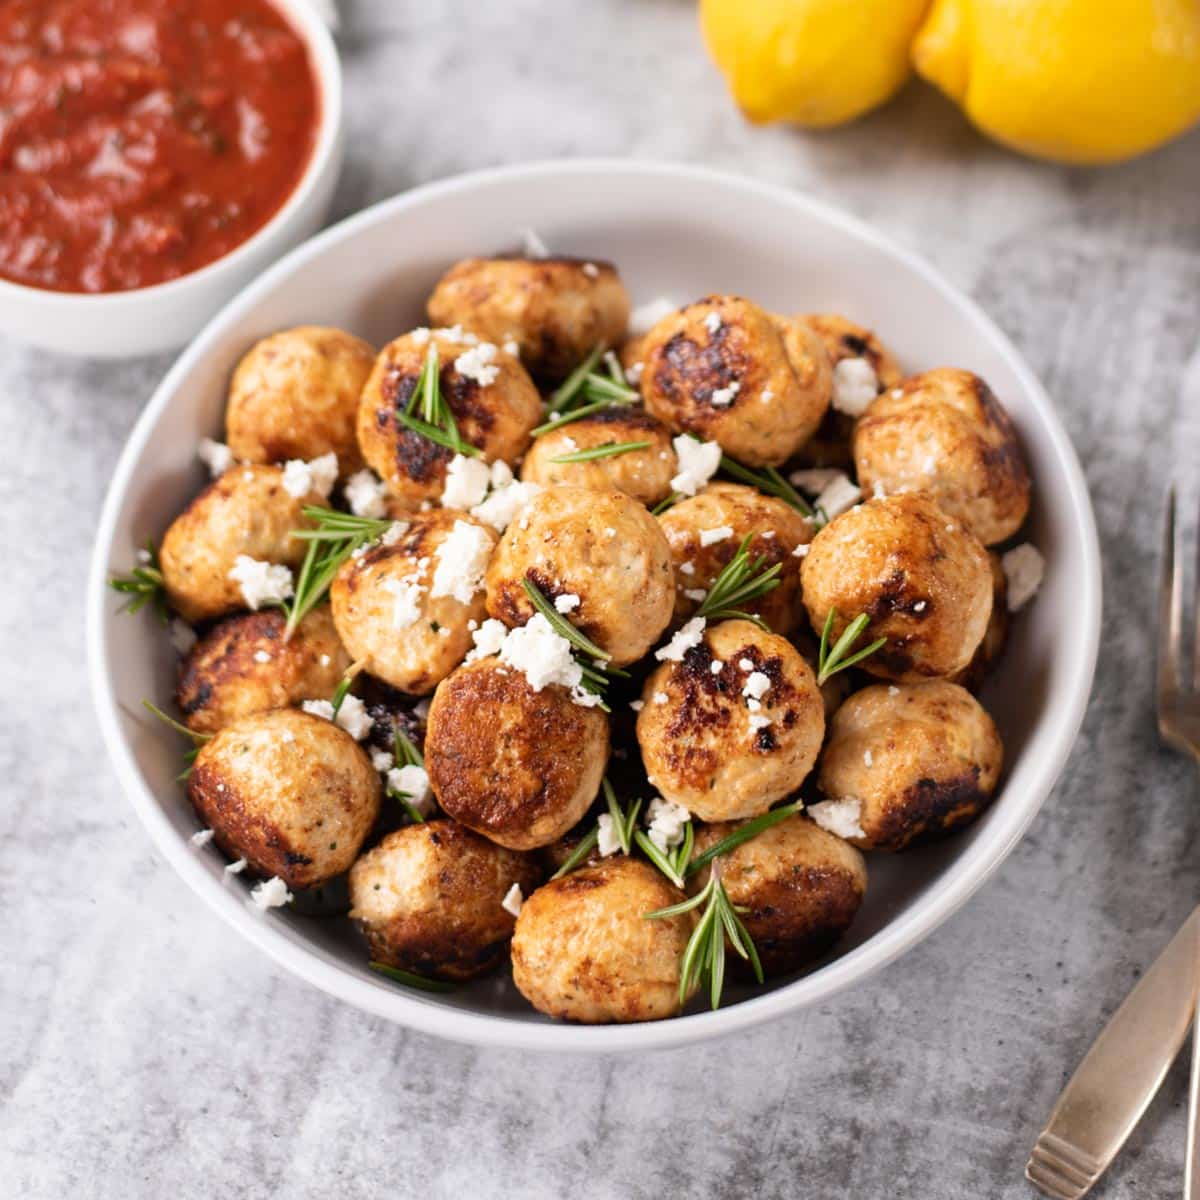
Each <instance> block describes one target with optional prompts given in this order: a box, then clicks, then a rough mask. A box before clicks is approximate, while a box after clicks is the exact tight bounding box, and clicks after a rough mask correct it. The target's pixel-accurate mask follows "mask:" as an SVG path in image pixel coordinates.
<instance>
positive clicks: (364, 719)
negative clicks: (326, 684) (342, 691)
mask: <svg viewBox="0 0 1200 1200" xmlns="http://www.w3.org/2000/svg"><path fill="white" fill-rule="evenodd" d="M337 723H338V724H339V725H340V726H341V727H342V728H343V729H344V730H345V731H346V732H347V733H348V734H349V735H350V736H351V737H352V738H353V739H354V740H355V741H356V742H361V741H362V740H363V738H365V737H366V736H367V734H368V733H370V732H371V727H372V726H373V725H374V724H375V722H374V721H373V720H372V719H371V716H370V714H369V713H368V712H367V706H366V705H365V704H364V703H363V702H362V701H361V700H360V699H359V698H358V697H357V696H349V695H347V696H343V697H342V703H341V706H340V707H339V708H338V711H337Z"/></svg>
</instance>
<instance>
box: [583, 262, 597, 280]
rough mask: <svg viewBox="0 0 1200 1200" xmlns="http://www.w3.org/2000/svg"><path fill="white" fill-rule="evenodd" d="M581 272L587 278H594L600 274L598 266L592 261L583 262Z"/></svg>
mask: <svg viewBox="0 0 1200 1200" xmlns="http://www.w3.org/2000/svg"><path fill="white" fill-rule="evenodd" d="M583 273H584V274H585V275H586V276H587V277H588V278H589V279H595V278H596V277H597V276H598V275H599V274H600V268H599V267H598V266H596V264H595V263H594V262H585V263H584V264H583Z"/></svg>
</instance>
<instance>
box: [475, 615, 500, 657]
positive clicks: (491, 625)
mask: <svg viewBox="0 0 1200 1200" xmlns="http://www.w3.org/2000/svg"><path fill="white" fill-rule="evenodd" d="M507 636H508V626H507V625H505V624H504V622H503V621H497V620H496V618H495V617H488V619H487V620H486V621H484V623H483V624H482V625H480V626H479V628H478V629H476V630H474V631H473V632H472V634H471V640H472V641H473V642H474V643H475V649H474V650H472V651H470V652H469V653H468V654H467V658H466V661H467V662H474V661H475V660H476V659H477V658H490V657H491V656H492V655H493V654H499V653H500V647H501V646H503V645H504V639H505V638H506V637H507Z"/></svg>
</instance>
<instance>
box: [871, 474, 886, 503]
mask: <svg viewBox="0 0 1200 1200" xmlns="http://www.w3.org/2000/svg"><path fill="white" fill-rule="evenodd" d="M871 496H872V497H873V498H874V499H875V500H886V499H887V488H885V487H884V486H883V484H882V483H880V482H879V480H878V479H877V480H875V486H874V487H873V488H872V489H871Z"/></svg>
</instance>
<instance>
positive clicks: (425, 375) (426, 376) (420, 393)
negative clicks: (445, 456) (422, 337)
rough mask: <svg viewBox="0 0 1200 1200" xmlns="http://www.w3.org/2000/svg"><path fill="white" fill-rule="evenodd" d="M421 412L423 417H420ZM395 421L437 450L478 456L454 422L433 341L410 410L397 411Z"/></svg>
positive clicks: (475, 448) (414, 390)
mask: <svg viewBox="0 0 1200 1200" xmlns="http://www.w3.org/2000/svg"><path fill="white" fill-rule="evenodd" d="M418 411H419V412H420V416H418V415H417V412H418ZM396 420H397V421H398V422H399V423H400V424H401V425H403V426H404V428H405V429H408V430H411V432H413V433H415V434H417V435H418V436H420V437H423V438H425V439H426V440H427V441H430V442H433V443H435V444H436V445H438V446H444V447H445V448H446V449H447V450H452V451H453V452H454V453H455V454H467V455H470V456H472V457H474V456H475V455H478V454H479V450H478V448H477V447H475V446H472V445H471V444H470V442H467V441H465V440H464V439H463V436H462V434H461V433H460V432H459V429H458V422H457V421H456V420H455V419H454V412H453V410H452V409H451V408H450V405H449V404H448V403H447V402H446V398H445V396H443V395H442V385H441V375H440V372H439V370H438V349H437V342H435V341H433V340H432V339H430V342H429V349H428V350H427V351H426V352H425V362H424V363H423V364H422V366H421V374H420V375H419V376H418V378H417V386H416V387H415V388H414V389H413V394H412V395H411V396H410V397H409V398H408V404H407V406H406V407H405V408H402V409H401V408H398V409H397V410H396Z"/></svg>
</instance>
